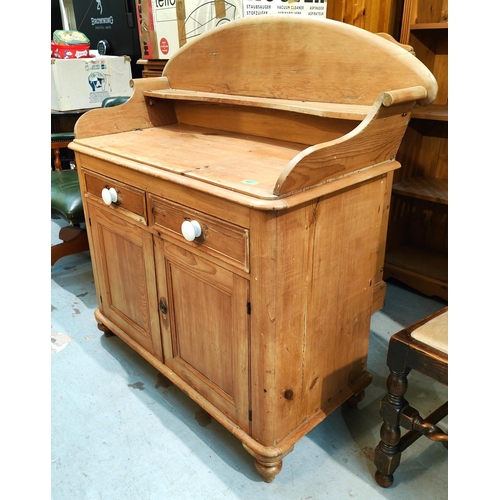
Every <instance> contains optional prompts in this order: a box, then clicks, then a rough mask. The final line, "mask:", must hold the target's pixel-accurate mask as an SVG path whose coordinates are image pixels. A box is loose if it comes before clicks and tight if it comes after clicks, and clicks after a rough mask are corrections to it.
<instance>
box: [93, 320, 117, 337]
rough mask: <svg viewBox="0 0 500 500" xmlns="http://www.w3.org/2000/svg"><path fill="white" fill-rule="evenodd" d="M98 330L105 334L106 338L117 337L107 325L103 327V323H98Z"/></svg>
mask: <svg viewBox="0 0 500 500" xmlns="http://www.w3.org/2000/svg"><path fill="white" fill-rule="evenodd" d="M97 329H98V330H101V332H103V333H104V336H105V337H106V338H108V337H114V336H115V334H114V333H113V332H112V331H111V330H110V329H109V328H108V327H107V326H106V325H103V324H102V323H97Z"/></svg>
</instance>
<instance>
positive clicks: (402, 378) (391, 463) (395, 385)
mask: <svg viewBox="0 0 500 500" xmlns="http://www.w3.org/2000/svg"><path fill="white" fill-rule="evenodd" d="M409 371H410V370H409V369H407V370H406V371H405V372H403V373H397V372H394V371H391V374H390V375H389V377H388V378H387V391H388V392H387V394H386V396H385V397H384V399H383V400H382V402H381V403H380V416H381V417H382V419H383V421H384V423H383V424H382V427H381V429H380V438H381V441H380V443H379V444H378V446H377V447H376V448H375V460H374V462H375V466H376V467H377V472H376V473H375V480H376V481H377V483H378V484H379V485H380V486H382V487H383V488H388V487H389V486H391V485H392V483H393V482H394V476H393V474H394V471H395V470H396V469H397V468H398V467H399V463H400V461H401V452H402V451H403V450H402V449H401V446H400V444H401V429H400V418H401V414H402V412H403V410H404V409H405V408H406V407H407V406H408V402H407V401H406V399H405V398H404V395H405V393H406V390H407V389H408V379H407V375H408V373H409Z"/></svg>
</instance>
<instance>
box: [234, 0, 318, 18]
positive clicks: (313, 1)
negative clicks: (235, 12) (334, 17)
mask: <svg viewBox="0 0 500 500" xmlns="http://www.w3.org/2000/svg"><path fill="white" fill-rule="evenodd" d="M265 14H293V15H299V16H311V17H312V16H316V17H326V0H243V16H244V17H251V16H261V15H265Z"/></svg>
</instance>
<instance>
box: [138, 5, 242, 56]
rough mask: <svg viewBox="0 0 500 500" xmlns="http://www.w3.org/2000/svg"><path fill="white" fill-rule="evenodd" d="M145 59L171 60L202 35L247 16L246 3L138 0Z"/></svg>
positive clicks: (141, 40)
mask: <svg viewBox="0 0 500 500" xmlns="http://www.w3.org/2000/svg"><path fill="white" fill-rule="evenodd" d="M135 4H136V10H137V24H138V28H139V39H140V43H141V54H142V57H143V59H170V58H171V57H172V56H173V55H174V54H175V53H176V52H177V51H178V50H179V48H180V47H182V46H183V45H184V44H186V43H189V41H191V40H193V39H195V38H196V37H197V36H199V35H201V34H202V33H204V32H206V31H209V30H211V29H213V28H216V27H217V26H221V25H222V24H225V23H227V22H230V21H234V20H235V19H239V18H241V17H243V13H242V0H209V1H207V0H135Z"/></svg>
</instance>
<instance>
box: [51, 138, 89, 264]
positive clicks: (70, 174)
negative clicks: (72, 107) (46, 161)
mask: <svg viewBox="0 0 500 500" xmlns="http://www.w3.org/2000/svg"><path fill="white" fill-rule="evenodd" d="M73 138H74V134H73V133H62V132H61V133H56V134H51V146H52V151H53V152H54V155H55V157H54V167H55V170H53V171H52V172H51V217H52V219H63V220H64V221H65V222H67V223H68V225H67V226H64V227H62V228H61V229H60V231H59V239H60V240H62V241H61V242H60V243H57V244H56V245H52V246H51V249H50V260H51V266H53V265H54V264H55V263H56V262H57V261H58V260H59V259H61V258H62V257H65V256H66V255H72V254H74V253H79V252H84V251H85V250H88V249H89V243H88V238H87V233H86V231H85V228H83V227H82V226H81V224H83V222H85V216H84V213H83V203H82V197H81V193H80V185H79V182H78V173H77V172H76V171H74V170H71V169H69V170H68V169H65V170H63V169H62V168H61V160H60V149H61V148H67V147H68V145H69V144H70V142H71V141H72V140H73Z"/></svg>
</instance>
